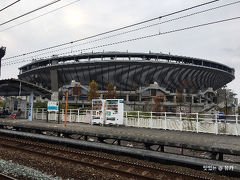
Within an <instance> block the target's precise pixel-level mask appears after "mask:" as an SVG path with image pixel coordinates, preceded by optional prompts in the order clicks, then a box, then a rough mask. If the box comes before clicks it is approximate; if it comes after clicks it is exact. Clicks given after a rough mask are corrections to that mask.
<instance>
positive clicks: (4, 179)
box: [0, 173, 17, 180]
mask: <svg viewBox="0 0 240 180" xmlns="http://www.w3.org/2000/svg"><path fill="white" fill-rule="evenodd" d="M0 179H1V180H17V179H16V178H13V177H10V176H8V175H6V174H3V173H0Z"/></svg>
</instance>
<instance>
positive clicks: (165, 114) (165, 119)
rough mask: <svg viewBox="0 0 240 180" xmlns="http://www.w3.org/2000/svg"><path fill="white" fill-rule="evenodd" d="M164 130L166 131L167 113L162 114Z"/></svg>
mask: <svg viewBox="0 0 240 180" xmlns="http://www.w3.org/2000/svg"><path fill="white" fill-rule="evenodd" d="M164 129H165V130H166V129H167V112H164Z"/></svg>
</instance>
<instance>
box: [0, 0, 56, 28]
mask: <svg viewBox="0 0 240 180" xmlns="http://www.w3.org/2000/svg"><path fill="white" fill-rule="evenodd" d="M59 1H61V0H55V1H52V2H50V3H48V4H46V5H43V6H41V7H39V8H37V9H34V10H32V11H29V12H27V13H25V14H22V15H20V16H17V17H15V18H13V19H10V20H8V21H5V22H3V23H1V24H0V26H2V25H4V24H7V23H9V22H12V21H15V20H16V19H19V18H21V17H24V16H26V15H29V14H31V13H33V12H36V11H38V10H40V9H43V8H45V7H48V6H50V5H52V4H55V3H57V2H59Z"/></svg>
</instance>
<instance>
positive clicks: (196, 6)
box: [2, 0, 219, 60]
mask: <svg viewBox="0 0 240 180" xmlns="http://www.w3.org/2000/svg"><path fill="white" fill-rule="evenodd" d="M217 1H219V0H213V1H210V2H206V3H202V4H199V5H195V6H192V7H189V8H185V9H182V10H179V11H175V12H172V13H169V14H165V15H162V16H158V17H155V18H151V19H148V20H145V21H141V22H138V23H134V24H131V25H127V26H123V27H121V28H117V29H113V30H110V31H106V32H103V33H99V34H96V35H92V36H88V37H85V38H81V39H78V40H74V41H70V42H67V43H62V44H58V45H54V46H50V47H47V48H43V49H39V50H35V51H31V52H27V53H24V54H20V55H16V56H11V57H8V58H4V59H2V60H8V59H12V58H17V57H21V56H25V55H29V54H33V53H37V52H40V51H45V50H49V49H53V48H57V47H61V46H65V45H69V44H73V43H76V42H79V41H83V40H87V39H91V38H95V37H98V36H102V35H106V34H109V33H113V32H116V31H120V30H123V29H127V28H130V27H134V26H138V25H141V24H144V23H147V22H151V21H154V20H157V19H159V18H165V17H168V16H172V15H175V14H178V13H182V12H185V11H189V10H192V9H195V8H198V7H201V6H205V5H208V4H211V3H214V2H217Z"/></svg>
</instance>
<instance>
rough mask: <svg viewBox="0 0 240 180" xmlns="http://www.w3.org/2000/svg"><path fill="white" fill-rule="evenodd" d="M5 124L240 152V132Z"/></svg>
mask: <svg viewBox="0 0 240 180" xmlns="http://www.w3.org/2000/svg"><path fill="white" fill-rule="evenodd" d="M1 125H9V126H14V127H20V128H28V129H39V130H48V131H55V132H60V133H67V134H80V135H88V136H98V137H102V138H109V139H121V140H126V141H135V142H142V143H150V144H158V145H166V146H173V147H183V148H190V149H196V150H204V151H213V152H222V153H226V154H236V155H240V137H238V136H228V135H214V134H204V133H193V132H181V131H170V130H159V129H147V128H133V127H122V126H119V127H117V126H108V127H105V126H97V125H88V124H81V123H68V124H67V127H65V126H64V124H55V123H46V122H43V121H37V120H35V121H32V122H29V121H27V120H7V119H0V126H1Z"/></svg>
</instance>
